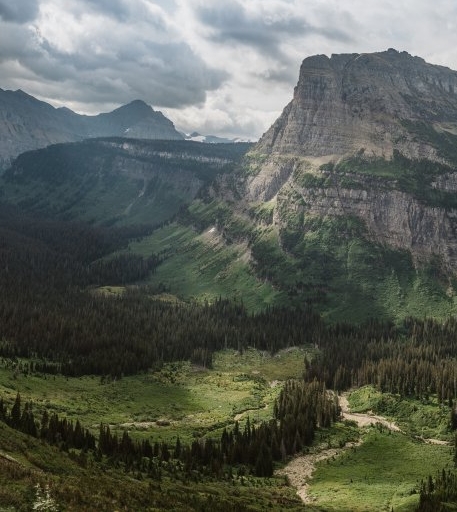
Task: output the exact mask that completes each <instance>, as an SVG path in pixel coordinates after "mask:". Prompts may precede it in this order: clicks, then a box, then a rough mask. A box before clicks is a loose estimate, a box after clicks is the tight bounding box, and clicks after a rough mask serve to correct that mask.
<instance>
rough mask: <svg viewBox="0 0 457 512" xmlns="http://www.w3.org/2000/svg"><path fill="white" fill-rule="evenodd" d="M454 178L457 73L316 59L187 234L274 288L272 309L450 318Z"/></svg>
mask: <svg viewBox="0 0 457 512" xmlns="http://www.w3.org/2000/svg"><path fill="white" fill-rule="evenodd" d="M456 168H457V72H455V71H452V70H450V69H448V68H444V67H442V66H435V65H432V64H428V63H426V62H425V61H424V60H423V59H421V58H418V57H413V56H411V55H409V54H408V53H406V52H401V53H400V52H397V51H396V50H392V49H390V50H388V51H385V52H379V53H374V54H346V55H332V56H331V57H330V58H329V57H326V56H324V55H318V56H313V57H309V58H306V59H305V60H304V61H303V64H302V66H301V69H300V75H299V80H298V84H297V86H296V88H295V91H294V96H293V99H292V101H291V102H290V103H289V105H287V106H286V107H285V109H284V111H283V113H282V114H281V116H280V117H279V118H278V120H277V121H276V122H275V123H274V124H273V126H272V127H271V128H270V129H269V130H268V131H267V132H266V133H265V134H264V135H263V137H262V138H261V139H260V141H259V142H258V144H256V145H255V146H254V147H253V148H252V149H251V151H250V152H249V153H248V155H247V156H246V159H245V164H244V168H243V171H242V172H241V173H240V174H239V175H238V177H237V179H236V180H233V179H232V178H230V179H228V177H227V178H226V179H225V180H222V183H218V186H217V188H214V189H213V190H212V191H211V193H210V198H211V199H210V200H206V201H200V203H199V205H196V206H192V208H191V209H190V212H191V218H192V220H191V221H189V223H190V224H191V225H194V226H195V225H197V226H198V225H204V226H206V227H207V229H208V230H209V231H211V230H212V231H211V233H212V239H213V240H214V237H215V236H216V235H217V236H218V237H219V242H220V241H221V240H223V241H224V242H225V244H226V245H225V247H227V248H228V247H232V252H233V253H235V254H237V255H238V256H237V257H238V258H241V260H242V261H243V262H244V264H245V270H244V271H243V272H244V273H245V274H244V275H246V273H249V275H251V276H255V277H256V278H257V279H259V281H260V282H262V283H263V284H264V285H269V286H271V287H272V288H270V289H269V290H266V289H265V287H263V288H262V290H261V291H259V293H258V300H259V301H260V303H262V304H266V303H270V302H281V303H298V304H303V303H304V302H306V303H311V304H314V306H315V307H316V308H317V309H318V310H320V311H321V312H323V313H324V314H325V315H326V316H328V317H330V318H332V319H342V320H347V319H352V320H356V321H361V320H364V319H366V318H367V317H375V316H377V317H381V318H391V319H392V318H393V319H395V318H396V319H399V318H404V317H405V316H408V315H415V316H423V315H424V314H427V315H434V316H446V315H448V314H450V313H454V312H455V311H456V304H457V296H456V290H457V281H456V268H457V199H456V194H455V193H456V192H457V172H456ZM221 211H223V212H224V223H221V222H216V221H215V220H214V217H215V215H216V212H221ZM219 217H220V214H219ZM209 231H208V232H209ZM200 242H201V244H203V245H204V244H205V243H207V242H206V241H205V239H204V238H203V237H202V238H201V239H200ZM209 245H210V244H209V243H207V246H206V249H205V250H204V249H203V248H202V249H201V250H200V251H199V253H198V254H199V255H200V256H201V257H207V258H208V259H209V258H210V256H209V254H210V252H208V251H211V247H210V246H209ZM234 247H237V250H236V251H235V250H234V249H233V248H234ZM219 252H220V250H219ZM213 256H214V257H216V255H215V253H213ZM226 256H227V254H226V253H224V257H226ZM238 261H240V260H238ZM180 264H181V265H182V261H181V262H180ZM166 265H168V266H169V268H170V269H171V268H172V260H170V262H168V263H167V264H166ZM166 265H164V268H165V267H166ZM228 268H230V269H233V265H232V266H231V267H230V266H229V265H225V266H224V265H221V268H220V269H219V270H220V273H219V274H218V273H215V274H214V275H213V281H214V280H215V279H220V278H221V276H224V279H225V278H226V276H227V275H228V273H229V271H228ZM163 272H164V274H165V270H163ZM160 274H161V270H160V269H159V270H158V272H157V276H158V279H160V278H161V276H160ZM168 275H172V272H171V271H170V272H169V273H168ZM162 277H163V276H162ZM231 279H232V280H233V282H237V275H236V273H234V274H232V277H231ZM211 286H212V285H211ZM176 287H177V288H178V289H183V288H182V286H181V284H180V283H177V282H176ZM227 288H229V283H228V282H227V283H226V289H227ZM210 289H211V287H210ZM238 289H239V288H238ZM251 290H252V286H251Z"/></svg>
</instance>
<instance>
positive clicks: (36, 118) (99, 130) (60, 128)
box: [0, 89, 184, 169]
mask: <svg viewBox="0 0 457 512" xmlns="http://www.w3.org/2000/svg"><path fill="white" fill-rule="evenodd" d="M111 136H122V137H128V138H137V139H166V140H183V139H184V137H183V136H182V135H181V134H180V133H179V132H178V131H177V130H176V129H175V127H174V125H173V123H172V122H171V121H170V120H169V119H167V118H166V117H165V116H164V115H163V114H162V113H161V112H158V111H155V110H153V109H152V108H151V107H150V106H149V105H147V104H146V103H145V102H144V101H141V100H135V101H132V102H131V103H129V104H128V105H124V106H122V107H119V108H117V109H116V110H113V111H112V112H109V113H103V114H98V115H95V116H86V115H79V114H76V113H75V112H73V111H72V110H70V109H68V108H65V107H64V108H54V107H53V106H51V105H49V104H48V103H45V102H43V101H40V100H37V99H36V98H34V97H33V96H30V95H29V94H27V93H25V92H24V91H21V90H18V91H4V90H2V89H0V169H1V168H5V167H7V166H8V165H9V164H10V163H11V161H12V160H13V159H14V158H15V157H16V156H18V155H19V154H21V153H23V152H25V151H28V150H31V149H39V148H43V147H46V146H48V145H50V144H55V143H58V142H76V141H79V140H82V139H87V138H94V137H111Z"/></svg>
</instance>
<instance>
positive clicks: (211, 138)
mask: <svg viewBox="0 0 457 512" xmlns="http://www.w3.org/2000/svg"><path fill="white" fill-rule="evenodd" d="M183 136H184V138H185V139H186V140H191V141H193V142H207V143H208V144H231V143H237V142H253V141H252V140H251V139H249V138H248V139H242V138H240V137H237V138H234V139H228V138H226V137H218V136H217V135H202V134H201V133H198V132H192V133H190V134H183Z"/></svg>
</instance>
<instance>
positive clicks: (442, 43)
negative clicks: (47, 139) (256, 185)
mask: <svg viewBox="0 0 457 512" xmlns="http://www.w3.org/2000/svg"><path fill="white" fill-rule="evenodd" d="M391 47H392V48H396V49H397V50H400V51H403V50H406V51H408V52H409V53H411V54H413V55H419V56H421V57H423V58H425V60H427V61H428V62H431V63H434V64H442V65H445V66H448V67H451V68H453V69H457V2H456V1H455V0H434V1H433V2H431V1H430V0H392V1H391V0H380V1H375V0H345V1H343V0H0V88H2V89H13V90H15V89H19V88H20V89H23V90H24V91H26V92H28V93H29V94H32V95H33V96H36V97H38V98H40V99H43V100H45V101H48V102H49V103H51V104H53V105H54V106H62V105H65V106H68V107H69V108H72V109H73V110H75V111H77V112H80V113H86V114H95V113H99V112H106V111H110V110H112V109H113V108H116V107H118V106H120V105H121V104H124V103H127V102H129V101H131V100H133V99H137V98H139V99H143V100H144V101H146V102H147V103H149V104H150V105H152V106H153V107H154V109H157V110H161V111H162V112H163V113H164V114H165V115H167V116H168V117H169V118H170V119H171V120H172V121H173V122H174V123H175V125H176V127H177V128H178V129H181V130H183V131H193V130H197V131H199V132H201V133H205V134H217V135H225V136H242V137H250V138H253V139H254V138H257V137H259V136H260V135H261V134H262V133H263V132H264V131H266V130H267V129H268V127H269V126H270V124H271V123H272V122H273V121H274V120H275V119H276V117H277V116H278V115H279V113H280V112H281V110H282V109H283V107H284V106H285V105H286V104H287V103H288V102H289V101H290V99H291V97H292V92H293V87H294V86H295V84H296V82H297V79H298V71H299V67H300V63H301V61H302V60H303V59H304V58H305V57H307V56H309V55H314V54H317V53H324V54H327V55H329V56H330V55H331V54H332V53H347V52H350V53H352V52H357V53H360V52H372V51H383V50H386V49H388V48H391Z"/></svg>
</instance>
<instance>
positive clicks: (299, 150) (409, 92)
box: [257, 50, 457, 158]
mask: <svg viewBox="0 0 457 512" xmlns="http://www.w3.org/2000/svg"><path fill="white" fill-rule="evenodd" d="M405 120H407V121H425V122H428V123H446V122H448V123H451V124H454V123H457V72H455V71H452V70H450V69H448V68H445V67H441V66H434V65H431V64H427V63H426V62H425V61H424V60H422V59H421V58H418V57H411V56H410V55H409V54H407V53H406V52H402V53H399V52H397V51H395V50H388V51H386V52H382V53H374V54H346V55H332V57H331V58H328V57H326V56H325V55H316V56H314V57H309V58H307V59H305V60H304V61H303V64H302V66H301V69H300V77H299V81H298V84H297V86H296V88H295V91H294V97H293V100H292V101H291V102H290V103H289V105H287V107H286V108H285V109H284V111H283V113H282V115H281V117H280V118H279V119H278V120H277V121H276V122H275V123H274V124H273V126H272V127H271V128H270V129H269V130H268V131H267V132H266V133H265V135H264V136H263V137H262V139H261V140H260V142H259V144H258V146H257V149H258V151H260V152H267V153H272V154H275V153H277V154H294V155H303V156H308V157H309V156H313V157H322V156H341V155H344V154H347V153H353V152H355V151H358V150H360V149H361V148H364V149H365V151H367V152H368V153H370V154H373V153H374V154H377V155H383V156H385V157H386V158H389V157H390V156H391V155H392V151H393V149H394V148H396V149H399V150H401V151H402V152H403V153H404V154H406V155H409V156H411V157H414V158H419V157H430V156H431V157H432V158H433V157H434V155H435V151H434V149H433V148H432V147H430V145H427V144H425V143H423V142H421V141H417V140H413V137H412V136H411V134H410V133H409V131H408V130H407V129H406V128H405V127H404V124H403V123H402V122H403V121H405Z"/></svg>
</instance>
